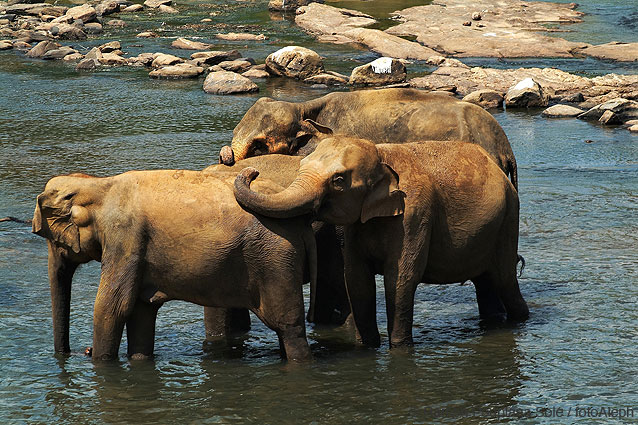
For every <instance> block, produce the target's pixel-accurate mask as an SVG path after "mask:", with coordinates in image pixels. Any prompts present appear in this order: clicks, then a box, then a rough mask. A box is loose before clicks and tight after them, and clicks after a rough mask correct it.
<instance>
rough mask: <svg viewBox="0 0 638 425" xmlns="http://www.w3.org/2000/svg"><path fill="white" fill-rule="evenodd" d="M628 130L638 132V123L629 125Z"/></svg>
mask: <svg viewBox="0 0 638 425" xmlns="http://www.w3.org/2000/svg"><path fill="white" fill-rule="evenodd" d="M627 130H629V131H631V132H632V133H638V124H634V125H632V126H631V127H628V128H627Z"/></svg>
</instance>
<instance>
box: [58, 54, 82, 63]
mask: <svg viewBox="0 0 638 425" xmlns="http://www.w3.org/2000/svg"><path fill="white" fill-rule="evenodd" d="M82 59H84V55H83V54H82V53H78V52H75V53H71V54H68V55H66V56H65V57H63V58H62V60H63V61H64V62H77V61H79V60H82Z"/></svg>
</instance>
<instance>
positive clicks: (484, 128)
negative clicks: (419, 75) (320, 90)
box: [220, 88, 518, 188]
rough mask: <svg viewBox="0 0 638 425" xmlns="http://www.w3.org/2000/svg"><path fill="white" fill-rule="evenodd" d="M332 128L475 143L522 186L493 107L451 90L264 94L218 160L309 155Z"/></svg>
mask: <svg viewBox="0 0 638 425" xmlns="http://www.w3.org/2000/svg"><path fill="white" fill-rule="evenodd" d="M332 133H334V134H341V135H344V136H349V137H355V138H361V139H367V140H370V141H372V142H374V143H407V142H419V141H423V140H439V141H447V140H452V141H464V142H471V143H476V144H478V145H480V146H482V147H483V148H484V149H485V150H486V151H487V152H488V153H489V154H490V155H491V156H492V158H493V159H494V161H496V163H497V164H498V165H499V166H500V167H501V169H502V170H503V171H504V172H505V173H506V174H509V175H510V178H511V181H512V183H513V184H514V187H515V188H518V175H517V166H516V159H515V158H514V153H513V152H512V147H511V146H510V143H509V141H508V139H507V136H506V135H505V132H504V131H503V129H502V128H501V127H500V125H499V124H498V122H497V121H496V120H495V119H494V117H492V115H491V114H490V113H489V112H487V111H485V110H484V109H483V108H481V107H480V106H477V105H474V104H472V103H468V102H463V101H460V100H457V99H454V98H453V97H450V96H447V95H443V94H433V93H426V92H423V91H420V90H416V89H407V88H387V89H380V90H360V91H353V92H334V93H330V94H327V95H325V96H323V97H319V98H317V99H314V100H310V101H307V102H300V103H292V102H285V101H275V100H273V99H270V98H261V99H259V100H257V102H256V103H255V104H254V105H253V106H252V107H251V108H250V109H248V111H247V112H246V114H245V115H244V117H243V118H242V119H241V121H240V122H239V124H237V126H236V127H235V129H234V130H233V140H232V143H231V147H232V148H229V147H228V146H225V147H223V148H222V150H221V152H220V161H221V162H222V163H224V164H227V165H230V164H232V163H233V161H235V160H241V159H244V158H248V157H251V156H258V155H263V154H269V153H280V154H286V155H301V156H305V155H307V154H309V153H310V152H312V151H313V150H314V149H315V148H316V146H317V143H318V142H319V141H320V140H321V139H322V138H325V137H326V136H329V135H330V134H332ZM340 140H346V139H340Z"/></svg>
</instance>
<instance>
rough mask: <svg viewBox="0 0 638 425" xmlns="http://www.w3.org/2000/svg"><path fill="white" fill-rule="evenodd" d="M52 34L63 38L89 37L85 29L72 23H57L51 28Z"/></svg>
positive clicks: (77, 38) (80, 38)
mask: <svg viewBox="0 0 638 425" xmlns="http://www.w3.org/2000/svg"><path fill="white" fill-rule="evenodd" d="M51 34H53V35H55V36H56V37H58V38H61V39H63V40H86V38H87V36H86V33H85V32H84V31H82V30H81V29H80V28H78V27H76V26H75V25H71V24H57V25H55V26H53V27H52V28H51Z"/></svg>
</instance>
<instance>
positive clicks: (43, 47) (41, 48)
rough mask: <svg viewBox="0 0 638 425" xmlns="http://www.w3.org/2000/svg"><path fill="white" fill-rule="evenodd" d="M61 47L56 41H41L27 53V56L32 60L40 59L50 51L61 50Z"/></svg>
mask: <svg viewBox="0 0 638 425" xmlns="http://www.w3.org/2000/svg"><path fill="white" fill-rule="evenodd" d="M60 47H61V45H60V44H58V43H56V42H54V41H46V40H45V41H41V42H39V43H38V44H36V45H35V46H34V47H33V48H32V49H31V50H29V51H28V52H27V56H28V57H30V58H39V57H42V56H43V55H44V54H45V53H46V52H48V51H49V50H54V49H59V48H60Z"/></svg>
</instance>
